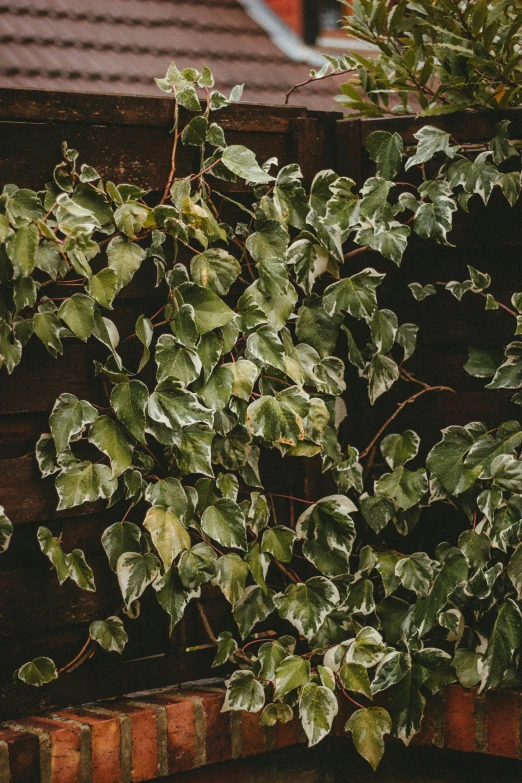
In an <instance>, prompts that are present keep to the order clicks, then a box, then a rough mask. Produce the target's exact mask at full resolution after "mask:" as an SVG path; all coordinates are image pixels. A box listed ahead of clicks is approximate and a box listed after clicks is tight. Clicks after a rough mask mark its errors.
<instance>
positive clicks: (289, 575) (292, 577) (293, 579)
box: [272, 559, 302, 585]
mask: <svg viewBox="0 0 522 783" xmlns="http://www.w3.org/2000/svg"><path fill="white" fill-rule="evenodd" d="M272 562H273V563H274V565H276V566H277V567H278V568H279V570H280V571H281V573H283V574H284V575H285V576H286V577H287V578H288V579H290V581H291V582H292V584H294V585H298V584H300V582H301V581H302V580H301V579H298V578H297V577H296V575H295V574H293V573H292V572H291V571H289V570H288V568H287V567H286V566H284V565H283V564H282V563H280V562H279V560H275V559H274V560H273V561H272Z"/></svg>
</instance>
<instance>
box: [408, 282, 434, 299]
mask: <svg viewBox="0 0 522 783" xmlns="http://www.w3.org/2000/svg"><path fill="white" fill-rule="evenodd" d="M408 288H409V289H410V291H411V292H412V294H413V296H414V297H415V299H416V300H417V301H418V302H422V300H423V299H426V297H428V296H433V294H436V293H437V290H436V288H435V286H433V285H429V284H428V285H421V284H420V283H409V284H408Z"/></svg>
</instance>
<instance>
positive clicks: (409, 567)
mask: <svg viewBox="0 0 522 783" xmlns="http://www.w3.org/2000/svg"><path fill="white" fill-rule="evenodd" d="M395 575H396V576H397V577H398V578H399V579H400V582H401V584H402V586H403V587H405V588H406V590H413V592H414V593H417V595H420V596H426V595H427V594H428V591H429V588H430V585H431V582H432V580H433V576H434V563H433V561H432V560H431V558H430V557H428V555H427V554H426V553H425V552H415V553H414V554H413V555H410V556H409V557H404V558H402V559H400V560H399V561H398V562H397V564H396V566H395Z"/></svg>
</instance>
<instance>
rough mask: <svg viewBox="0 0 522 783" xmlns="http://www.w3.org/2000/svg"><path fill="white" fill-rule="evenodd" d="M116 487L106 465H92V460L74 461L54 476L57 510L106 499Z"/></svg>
mask: <svg viewBox="0 0 522 783" xmlns="http://www.w3.org/2000/svg"><path fill="white" fill-rule="evenodd" d="M117 487H118V482H117V481H116V479H114V478H112V474H111V469H110V468H108V467H107V465H93V463H92V462H77V461H74V462H72V463H71V464H69V465H67V467H65V468H64V469H63V470H62V472H61V473H60V475H59V476H58V477H57V478H56V491H57V493H58V498H59V503H58V506H57V510H58V511H62V510H63V509H66V508H74V506H81V505H82V503H94V502H95V501H96V500H99V499H100V498H103V499H104V500H108V499H109V498H110V497H111V496H112V495H113V494H114V492H116V489H117Z"/></svg>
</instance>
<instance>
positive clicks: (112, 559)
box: [101, 522, 141, 571]
mask: <svg viewBox="0 0 522 783" xmlns="http://www.w3.org/2000/svg"><path fill="white" fill-rule="evenodd" d="M140 540H141V530H140V529H139V527H138V526H137V525H134V524H133V523H132V522H115V523H114V525H110V526H109V527H107V528H105V530H104V531H103V533H102V537H101V542H102V545H103V548H104V549H105V554H106V555H107V558H108V560H109V565H110V567H111V568H112V570H113V571H116V567H117V564H118V560H119V558H120V556H121V555H123V554H125V552H140V551H141V548H140Z"/></svg>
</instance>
